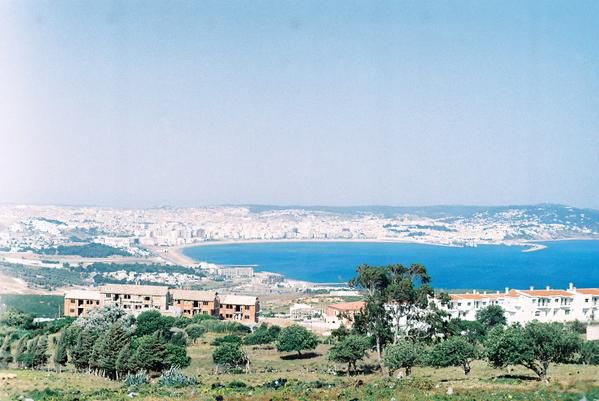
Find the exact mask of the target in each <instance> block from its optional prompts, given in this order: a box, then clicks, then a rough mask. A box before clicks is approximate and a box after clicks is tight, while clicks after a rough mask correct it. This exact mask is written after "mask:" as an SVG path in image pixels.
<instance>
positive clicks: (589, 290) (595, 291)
mask: <svg viewBox="0 0 599 401" xmlns="http://www.w3.org/2000/svg"><path fill="white" fill-rule="evenodd" d="M576 292H579V293H581V294H584V295H599V288H578V289H576Z"/></svg>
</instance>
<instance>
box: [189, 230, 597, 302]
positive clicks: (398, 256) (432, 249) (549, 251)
mask: <svg viewBox="0 0 599 401" xmlns="http://www.w3.org/2000/svg"><path fill="white" fill-rule="evenodd" d="M543 244H544V245H546V246H547V248H546V249H543V250H541V251H536V252H522V250H523V249H524V248H523V247H520V246H501V245H483V246H478V247H476V248H472V247H465V248H450V247H443V246H435V245H420V244H409V243H388V242H385V243H375V242H273V243H246V244H242V243H240V244H221V245H209V246H196V247H190V248H186V249H185V250H184V253H185V255H187V256H189V257H191V258H193V259H195V260H198V261H208V262H211V263H218V264H230V265H237V264H240V265H242V264H256V265H258V267H257V268H256V270H258V271H270V272H276V273H281V274H283V275H285V276H286V277H289V278H293V279H298V280H306V281H311V282H317V283H333V282H347V281H348V280H349V279H350V278H352V277H353V276H354V275H355V270H356V267H357V266H358V265H359V264H361V263H367V264H370V265H385V264H390V263H403V264H410V263H421V264H423V265H425V266H426V267H427V269H428V271H429V273H430V274H431V276H432V278H433V286H434V287H437V288H446V289H467V288H479V289H490V290H503V289H504V288H505V287H510V288H521V289H525V288H528V287H530V286H535V287H544V286H547V285H549V286H551V287H554V288H565V287H567V285H568V282H570V281H572V282H574V284H575V285H576V286H577V287H599V241H553V242H545V243H543Z"/></svg>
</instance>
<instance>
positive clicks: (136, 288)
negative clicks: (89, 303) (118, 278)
mask: <svg viewBox="0 0 599 401" xmlns="http://www.w3.org/2000/svg"><path fill="white" fill-rule="evenodd" d="M100 292H101V293H105V294H106V293H107V294H131V295H159V296H166V294H167V293H168V287H164V286H159V285H130V284H106V285H103V286H102V287H100Z"/></svg>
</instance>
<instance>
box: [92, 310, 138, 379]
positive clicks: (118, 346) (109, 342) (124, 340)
mask: <svg viewBox="0 0 599 401" xmlns="http://www.w3.org/2000/svg"><path fill="white" fill-rule="evenodd" d="M129 341H130V334H129V333H128V332H127V331H126V330H125V328H124V327H123V324H122V322H120V321H117V322H115V323H114V324H113V325H112V326H111V327H110V330H109V331H108V333H107V334H106V335H105V336H103V337H101V338H100V339H99V340H98V341H96V344H95V346H94V351H96V350H97V353H98V355H97V360H96V363H97V368H98V369H100V371H101V372H102V375H103V376H107V377H109V378H111V379H116V378H117V377H118V369H117V367H116V361H117V359H118V356H119V353H120V352H121V350H122V349H123V347H125V345H127V344H128V343H129ZM96 347H97V348H96Z"/></svg>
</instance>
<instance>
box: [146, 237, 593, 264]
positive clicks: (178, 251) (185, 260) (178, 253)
mask: <svg viewBox="0 0 599 401" xmlns="http://www.w3.org/2000/svg"><path fill="white" fill-rule="evenodd" d="M558 241H599V238H559V239H549V240H544V239H542V240H523V241H514V242H510V241H507V242H483V243H480V244H477V245H481V246H484V245H495V246H521V247H525V249H523V250H522V252H526V253H528V252H538V251H542V250H544V249H547V248H548V246H547V245H544V244H542V242H558ZM326 242H341V243H395V244H416V245H431V246H444V247H449V248H460V247H461V246H460V245H453V244H441V243H437V242H430V241H414V240H405V239H392V238H364V239H343V238H339V239H249V240H225V241H202V242H196V243H193V244H185V245H177V246H172V247H165V248H161V247H152V248H151V250H152V251H154V252H155V253H156V254H157V256H159V257H162V258H163V259H165V260H167V261H169V262H171V263H175V264H183V265H186V266H190V265H191V266H192V265H197V264H198V263H200V261H197V260H195V259H193V258H191V257H189V256H187V255H186V254H185V253H184V250H185V249H186V248H193V247H199V246H218V245H245V244H272V243H326Z"/></svg>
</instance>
